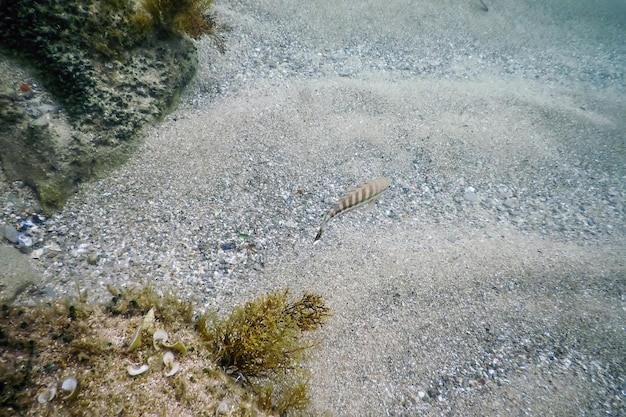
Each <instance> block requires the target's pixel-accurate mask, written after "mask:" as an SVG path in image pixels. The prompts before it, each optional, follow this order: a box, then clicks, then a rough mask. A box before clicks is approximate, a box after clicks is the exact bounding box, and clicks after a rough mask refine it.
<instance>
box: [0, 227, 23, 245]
mask: <svg viewBox="0 0 626 417" xmlns="http://www.w3.org/2000/svg"><path fill="white" fill-rule="evenodd" d="M0 234H1V235H2V237H4V238H5V239H6V240H8V241H9V242H11V243H13V244H14V245H15V244H17V238H18V236H19V233H18V231H17V230H15V227H11V226H7V225H5V224H1V223H0Z"/></svg>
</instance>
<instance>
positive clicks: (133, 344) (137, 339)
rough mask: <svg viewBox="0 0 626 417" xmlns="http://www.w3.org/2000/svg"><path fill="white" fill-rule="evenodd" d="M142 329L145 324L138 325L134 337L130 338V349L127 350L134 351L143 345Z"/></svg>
mask: <svg viewBox="0 0 626 417" xmlns="http://www.w3.org/2000/svg"><path fill="white" fill-rule="evenodd" d="M142 330H143V326H139V327H137V330H135V333H133V337H132V338H131V339H130V344H129V345H128V349H126V352H132V351H133V350H135V349H137V348H139V346H141V331H142Z"/></svg>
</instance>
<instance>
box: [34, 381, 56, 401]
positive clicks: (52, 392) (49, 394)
mask: <svg viewBox="0 0 626 417" xmlns="http://www.w3.org/2000/svg"><path fill="white" fill-rule="evenodd" d="M56 395H57V388H56V387H55V386H54V384H52V385H50V386H49V387H48V388H47V389H46V390H44V391H43V392H42V393H41V394H39V395H38V396H37V402H38V403H39V404H45V403H47V402H48V401H50V400H52V399H53V398H54V397H55V396H56Z"/></svg>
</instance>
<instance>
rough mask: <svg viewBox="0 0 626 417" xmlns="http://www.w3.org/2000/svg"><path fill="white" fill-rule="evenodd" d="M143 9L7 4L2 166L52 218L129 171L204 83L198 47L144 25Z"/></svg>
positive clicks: (0, 70) (47, 1)
mask: <svg viewBox="0 0 626 417" xmlns="http://www.w3.org/2000/svg"><path fill="white" fill-rule="evenodd" d="M134 5H135V2H134V1H131V0H126V1H124V0H121V1H115V2H111V1H108V0H87V1H81V2H71V1H70V2H57V1H53V0H41V1H38V2H34V3H33V2H20V1H15V0H10V1H6V2H2V4H0V48H2V49H0V162H1V163H2V167H3V169H4V171H5V175H6V177H7V179H8V180H10V181H13V180H21V181H24V182H25V183H26V184H28V185H30V186H32V187H33V188H34V189H35V190H36V191H37V193H38V196H39V198H40V200H41V203H42V206H43V208H44V210H45V211H46V212H51V211H54V210H55V209H58V208H59V207H60V206H61V205H62V204H63V203H64V201H65V200H66V199H67V197H68V196H69V195H70V194H71V193H72V192H73V190H74V189H75V186H76V184H78V183H80V182H82V181H84V180H86V179H89V178H91V177H94V176H99V175H102V174H103V173H104V172H106V171H107V170H108V169H110V168H111V167H114V166H116V165H118V164H119V163H121V162H123V161H124V160H125V159H126V158H127V157H128V156H129V153H130V152H132V150H133V149H135V147H136V145H137V139H138V138H139V137H140V135H141V131H142V128H143V127H144V126H145V125H146V124H148V123H152V122H154V121H156V120H159V119H161V118H162V117H163V116H164V115H165V114H166V113H167V112H169V111H171V110H172V109H173V107H174V106H175V105H176V102H177V100H178V97H179V95H180V92H181V91H182V89H183V88H184V87H185V85H186V84H187V83H188V82H189V80H190V79H191V78H192V77H193V75H194V74H195V71H196V67H197V55H196V49H195V46H194V43H193V41H192V40H191V39H189V38H188V37H186V36H183V35H181V34H177V33H171V32H168V33H167V34H164V32H163V31H152V32H150V31H149V30H147V29H146V25H145V23H142V25H140V26H138V25H137V24H136V23H135V20H134V19H135V16H136V14H135V9H134Z"/></svg>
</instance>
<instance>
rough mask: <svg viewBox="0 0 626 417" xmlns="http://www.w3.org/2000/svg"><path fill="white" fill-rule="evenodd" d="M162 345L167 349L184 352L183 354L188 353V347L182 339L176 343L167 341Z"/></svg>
mask: <svg viewBox="0 0 626 417" xmlns="http://www.w3.org/2000/svg"><path fill="white" fill-rule="evenodd" d="M162 345H163V347H164V348H166V349H171V350H175V351H176V352H178V353H182V354H183V355H184V354H185V353H187V348H186V347H185V345H184V344H183V342H181V341H180V340H179V341H178V342H176V343H174V344H173V345H166V344H165V343H163V344H162Z"/></svg>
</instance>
